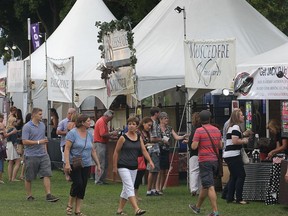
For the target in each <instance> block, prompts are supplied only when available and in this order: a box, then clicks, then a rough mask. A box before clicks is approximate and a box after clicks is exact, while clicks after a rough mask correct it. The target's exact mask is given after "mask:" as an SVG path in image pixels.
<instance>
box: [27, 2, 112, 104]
mask: <svg viewBox="0 0 288 216" xmlns="http://www.w3.org/2000/svg"><path fill="white" fill-rule="evenodd" d="M113 19H115V17H114V16H113V14H112V13H111V12H110V11H109V9H108V8H107V7H106V5H105V4H104V3H103V1H102V0H85V1H84V0H79V1H76V3H75V5H74V6H73V8H72V9H71V10H70V12H69V13H68V14H67V16H66V17H65V19H64V20H63V22H62V23H61V24H60V25H59V27H58V28H57V29H56V30H55V32H54V33H53V34H52V35H51V36H50V37H49V38H48V40H47V56H48V57H50V58H53V59H64V58H68V57H71V56H74V80H75V82H74V89H75V93H77V94H78V95H79V102H78V103H77V105H78V106H79V105H80V104H81V103H82V102H83V100H84V99H85V98H87V97H88V96H96V97H98V98H99V99H100V100H101V101H102V103H103V104H104V105H105V106H106V107H109V106H110V104H111V103H112V101H113V100H114V97H111V98H108V97H107V95H106V87H105V83H104V80H102V79H101V71H98V70H96V66H95V65H96V64H97V63H99V62H100V61H101V57H100V55H101V52H100V51H99V50H98V47H99V44H98V42H97V35H98V31H99V29H98V28H97V27H96V26H95V22H96V21H102V22H104V21H105V22H110V21H111V20H113ZM31 64H32V67H31V68H32V69H31V70H32V74H31V78H32V79H46V67H45V65H46V62H45V44H42V46H41V47H40V48H38V49H37V50H36V51H35V52H34V53H33V54H32V55H31Z"/></svg>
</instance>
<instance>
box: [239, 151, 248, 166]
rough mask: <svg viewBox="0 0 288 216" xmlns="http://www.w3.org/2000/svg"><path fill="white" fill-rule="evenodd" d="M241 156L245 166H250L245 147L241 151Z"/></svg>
mask: <svg viewBox="0 0 288 216" xmlns="http://www.w3.org/2000/svg"><path fill="white" fill-rule="evenodd" d="M240 154H241V157H242V161H243V164H249V157H248V155H247V153H246V152H245V149H244V148H243V147H242V148H241V150H240Z"/></svg>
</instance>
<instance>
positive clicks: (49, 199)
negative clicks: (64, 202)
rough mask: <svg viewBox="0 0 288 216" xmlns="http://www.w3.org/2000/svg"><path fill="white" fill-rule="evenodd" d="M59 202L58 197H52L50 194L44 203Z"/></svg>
mask: <svg viewBox="0 0 288 216" xmlns="http://www.w3.org/2000/svg"><path fill="white" fill-rule="evenodd" d="M58 200H59V198H58V197H55V196H53V195H52V194H47V195H46V201H47V202H57V201H58Z"/></svg>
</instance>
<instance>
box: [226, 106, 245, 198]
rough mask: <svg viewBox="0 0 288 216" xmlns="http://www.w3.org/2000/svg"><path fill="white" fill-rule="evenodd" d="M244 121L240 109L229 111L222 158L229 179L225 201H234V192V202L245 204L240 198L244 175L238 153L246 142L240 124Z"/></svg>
mask: <svg viewBox="0 0 288 216" xmlns="http://www.w3.org/2000/svg"><path fill="white" fill-rule="evenodd" d="M243 122H244V116H243V113H242V111H241V110H239V109H237V110H234V111H233V112H232V113H231V117H230V122H229V127H228V130H227V135H226V147H225V151H224V153H223V158H224V160H225V162H226V163H227V165H228V169H229V171H230V180H229V185H228V194H227V197H226V198H227V202H228V203H229V202H233V201H234V193H235V192H236V203H238V204H247V202H245V201H244V200H243V199H242V193H243V185H244V181H245V177H246V173H245V169H244V164H243V162H242V158H241V155H240V149H241V148H242V145H243V144H247V143H248V139H247V138H243V134H242V132H241V129H240V126H239V125H240V124H241V123H243Z"/></svg>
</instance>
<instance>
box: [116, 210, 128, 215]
mask: <svg viewBox="0 0 288 216" xmlns="http://www.w3.org/2000/svg"><path fill="white" fill-rule="evenodd" d="M116 215H126V216H127V215H128V214H126V213H124V212H123V211H120V212H116Z"/></svg>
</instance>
